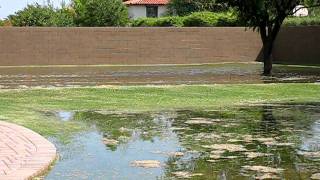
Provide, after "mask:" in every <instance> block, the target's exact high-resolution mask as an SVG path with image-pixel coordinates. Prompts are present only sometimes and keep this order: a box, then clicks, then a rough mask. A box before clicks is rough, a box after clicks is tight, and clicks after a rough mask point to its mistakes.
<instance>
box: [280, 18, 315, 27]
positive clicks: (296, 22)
mask: <svg viewBox="0 0 320 180" xmlns="http://www.w3.org/2000/svg"><path fill="white" fill-rule="evenodd" d="M283 25H284V26H314V25H320V16H307V17H289V18H287V19H286V20H285V21H284V23H283Z"/></svg>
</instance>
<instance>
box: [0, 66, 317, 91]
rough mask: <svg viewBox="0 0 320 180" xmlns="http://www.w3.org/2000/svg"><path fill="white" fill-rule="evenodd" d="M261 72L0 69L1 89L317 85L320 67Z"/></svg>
mask: <svg viewBox="0 0 320 180" xmlns="http://www.w3.org/2000/svg"><path fill="white" fill-rule="evenodd" d="M261 70H262V64H212V65H179V66H174V65H172V66H78V67H77V66H73V67H72V66H71V67H68V66H64V67H1V69H0V88H1V89H8V88H10V89H11V88H27V87H39V86H40V87H75V86H76V87H78V86H102V85H144V84H155V85H163V84H217V83H219V84H225V83H228V84H230V83H270V82H319V81H320V67H298V66H285V65H275V66H274V71H273V72H274V74H273V76H272V77H262V76H261V75H260V74H261Z"/></svg>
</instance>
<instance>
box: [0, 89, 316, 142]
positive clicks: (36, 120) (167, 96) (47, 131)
mask: <svg viewBox="0 0 320 180" xmlns="http://www.w3.org/2000/svg"><path fill="white" fill-rule="evenodd" d="M0 101H1V103H0V119H2V120H6V121H10V122H14V123H17V124H20V125H23V126H25V127H28V128H30V129H32V130H34V131H36V132H38V133H40V134H42V135H44V136H53V137H58V138H61V139H67V138H68V137H69V136H70V135H72V133H74V132H77V131H80V130H82V129H83V128H85V127H82V126H81V125H80V124H79V123H75V122H72V121H71V122H66V123H63V122H61V121H57V120H56V119H55V117H54V116H46V115H44V113H43V112H47V111H59V110H65V111H78V110H85V111H87V110H103V111H116V112H139V111H161V110H177V109H192V110H202V109H215V108H219V109H220V108H231V107H234V106H237V105H248V104H255V103H309V102H320V85H319V84H268V85H263V84H261V85H239V84H238V85H203V86H199V85H196V86H110V87H105V88H57V89H27V90H0Z"/></svg>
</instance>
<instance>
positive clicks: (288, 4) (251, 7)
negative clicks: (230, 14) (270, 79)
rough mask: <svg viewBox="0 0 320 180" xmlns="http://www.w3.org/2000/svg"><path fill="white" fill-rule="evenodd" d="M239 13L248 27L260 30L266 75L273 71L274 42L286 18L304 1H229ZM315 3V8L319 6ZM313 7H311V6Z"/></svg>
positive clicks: (264, 72)
mask: <svg viewBox="0 0 320 180" xmlns="http://www.w3.org/2000/svg"><path fill="white" fill-rule="evenodd" d="M317 1H319V0H317ZM227 2H228V4H229V5H230V6H231V7H234V8H235V10H237V11H238V13H239V17H240V19H241V20H243V22H244V23H245V24H246V26H248V27H252V28H253V30H258V32H259V33H260V36H261V39H262V43H263V63H264V69H263V74H264V75H270V74H271V71H272V50H273V45H274V41H275V39H276V37H277V35H278V33H279V31H280V28H281V25H282V23H283V21H284V20H285V18H286V17H288V16H289V15H292V14H293V13H294V8H295V7H296V6H297V5H299V4H304V3H303V1H302V0H227ZM318 4H319V2H316V3H314V5H313V6H315V5H318ZM309 7H311V6H309Z"/></svg>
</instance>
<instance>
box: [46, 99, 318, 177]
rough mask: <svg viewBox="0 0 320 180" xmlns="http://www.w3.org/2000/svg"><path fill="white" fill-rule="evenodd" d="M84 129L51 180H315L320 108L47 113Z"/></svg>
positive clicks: (63, 151) (64, 147)
mask: <svg viewBox="0 0 320 180" xmlns="http://www.w3.org/2000/svg"><path fill="white" fill-rule="evenodd" d="M45 114H46V115H47V116H54V117H56V118H57V120H59V121H63V122H66V121H73V122H76V123H81V124H84V125H86V126H87V127H88V130H86V131H85V132H81V133H79V134H76V135H75V136H74V138H73V139H72V141H71V143H67V144H61V143H59V141H57V140H55V139H51V140H52V141H53V142H55V144H56V145H57V147H58V150H59V155H60V159H59V160H58V161H57V163H56V165H55V166H54V167H53V169H52V170H51V171H50V172H49V174H48V175H47V176H46V179H178V178H183V179H186V178H190V179H222V180H224V179H270V178H272V179H310V178H313V179H317V178H319V174H318V173H320V105H319V104H309V105H306V104H305V105H261V106H251V107H240V108H236V109H229V110H224V109H217V110H206V111H189V110H183V111H182V110H181V111H176V112H158V113H155V112H154V113H141V114H134V113H129V114H110V113H108V112H103V111H89V112H85V111H79V112H65V111H61V112H45Z"/></svg>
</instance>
